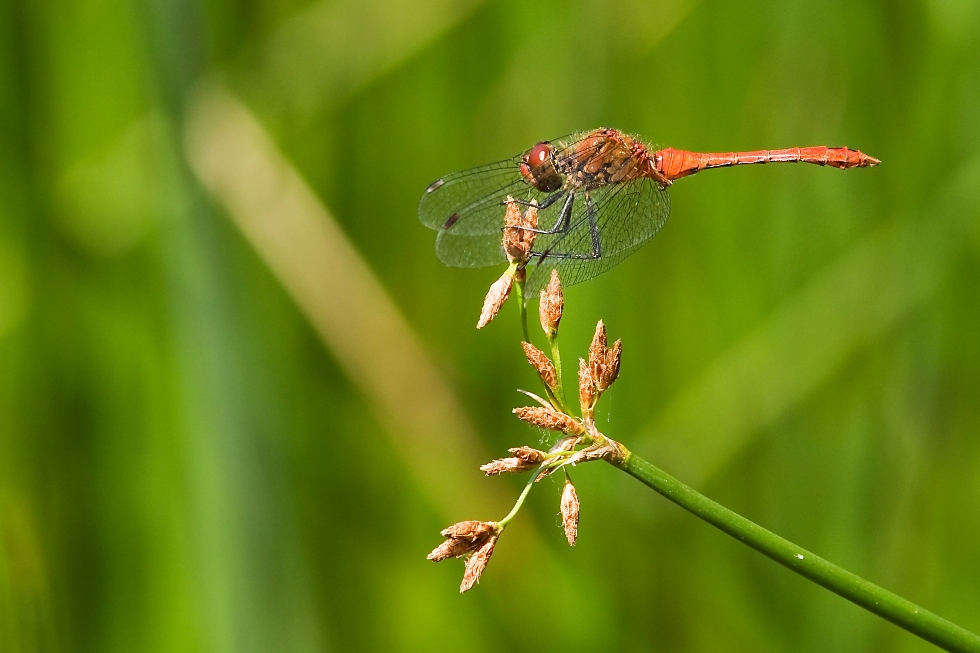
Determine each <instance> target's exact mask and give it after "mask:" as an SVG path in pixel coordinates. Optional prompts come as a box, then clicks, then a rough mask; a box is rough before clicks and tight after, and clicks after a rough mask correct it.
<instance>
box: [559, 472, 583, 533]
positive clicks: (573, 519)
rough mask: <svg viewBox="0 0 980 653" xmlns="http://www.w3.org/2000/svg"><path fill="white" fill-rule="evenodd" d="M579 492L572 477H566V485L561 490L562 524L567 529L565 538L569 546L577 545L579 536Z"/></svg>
mask: <svg viewBox="0 0 980 653" xmlns="http://www.w3.org/2000/svg"><path fill="white" fill-rule="evenodd" d="M578 515H579V501H578V493H577V492H575V486H574V485H572V481H571V479H568V478H566V479H565V487H564V489H563V490H562V492H561V525H562V527H563V528H564V529H565V538H566V539H567V540H568V545H569V546H575V540H576V539H577V538H578Z"/></svg>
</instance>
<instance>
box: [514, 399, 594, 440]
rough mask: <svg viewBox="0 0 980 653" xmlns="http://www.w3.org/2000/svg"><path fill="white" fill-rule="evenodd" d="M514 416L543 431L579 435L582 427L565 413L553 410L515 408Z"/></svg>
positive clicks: (535, 407)
mask: <svg viewBox="0 0 980 653" xmlns="http://www.w3.org/2000/svg"><path fill="white" fill-rule="evenodd" d="M514 414H515V415H517V417H518V418H520V419H522V420H524V421H525V422H528V423H530V424H534V425H535V426H540V427H541V428H543V429H549V430H551V431H561V432H562V433H565V434H569V435H570V434H572V433H581V431H582V425H581V424H579V423H578V422H577V421H576V420H575V419H574V418H573V417H571V416H569V415H566V414H565V413H560V412H558V411H557V410H555V409H554V408H545V407H544V406H523V407H521V408H515V409H514Z"/></svg>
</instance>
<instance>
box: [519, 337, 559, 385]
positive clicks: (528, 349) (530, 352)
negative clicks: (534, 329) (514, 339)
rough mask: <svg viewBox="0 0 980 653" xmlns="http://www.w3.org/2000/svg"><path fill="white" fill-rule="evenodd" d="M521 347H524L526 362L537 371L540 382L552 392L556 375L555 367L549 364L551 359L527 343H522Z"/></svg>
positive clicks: (556, 381)
mask: <svg viewBox="0 0 980 653" xmlns="http://www.w3.org/2000/svg"><path fill="white" fill-rule="evenodd" d="M521 345H522V346H523V347H524V355H525V356H527V362H529V363H530V364H531V367H533V368H534V369H535V370H537V372H538V376H540V377H541V381H542V382H543V383H544V384H545V385H546V386H548V387H549V388H551V389H552V390H554V389H555V388H557V387H558V374H557V373H556V372H555V366H554V364H553V363H552V362H551V359H549V358H548V356H547V355H545V353H544V352H543V351H541V350H540V349H538V348H537V347H535V346H534V345H532V344H531V343H529V342H522V343H521Z"/></svg>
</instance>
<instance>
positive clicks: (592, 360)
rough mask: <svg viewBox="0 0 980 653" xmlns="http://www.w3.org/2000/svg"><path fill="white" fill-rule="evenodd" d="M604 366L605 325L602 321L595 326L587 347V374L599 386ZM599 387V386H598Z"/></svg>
mask: <svg viewBox="0 0 980 653" xmlns="http://www.w3.org/2000/svg"><path fill="white" fill-rule="evenodd" d="M605 364H606V325H605V324H603V322H602V320H599V323H598V324H597V325H596V326H595V335H594V336H592V344H591V345H589V372H590V373H591V374H592V380H593V381H594V382H595V384H596V385H597V386H598V385H599V380H600V379H601V378H602V370H603V367H604V366H605ZM600 387H601V386H600Z"/></svg>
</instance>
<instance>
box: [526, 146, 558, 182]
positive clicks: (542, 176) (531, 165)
mask: <svg viewBox="0 0 980 653" xmlns="http://www.w3.org/2000/svg"><path fill="white" fill-rule="evenodd" d="M522 160H523V164H522V165H521V174H522V175H524V176H525V177H526V178H527V179H528V181H530V182H531V183H532V184H534V186H535V187H536V188H538V190H542V191H545V192H551V191H553V190H556V189H557V188H559V187H560V186H561V178H560V177H559V175H558V171H557V170H556V169H555V164H554V162H553V161H552V160H551V143H548V142H547V141H541V142H540V143H538V144H537V145H535V146H534V147H532V148H531V149H530V150H529V151H528V153H527V154H525V155H524V157H523V159H522Z"/></svg>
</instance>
